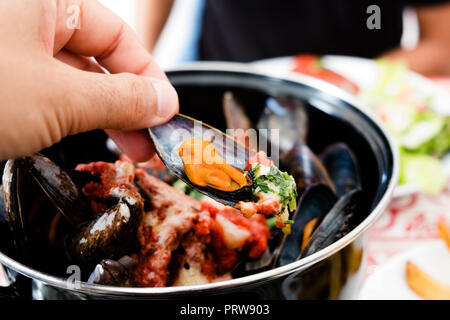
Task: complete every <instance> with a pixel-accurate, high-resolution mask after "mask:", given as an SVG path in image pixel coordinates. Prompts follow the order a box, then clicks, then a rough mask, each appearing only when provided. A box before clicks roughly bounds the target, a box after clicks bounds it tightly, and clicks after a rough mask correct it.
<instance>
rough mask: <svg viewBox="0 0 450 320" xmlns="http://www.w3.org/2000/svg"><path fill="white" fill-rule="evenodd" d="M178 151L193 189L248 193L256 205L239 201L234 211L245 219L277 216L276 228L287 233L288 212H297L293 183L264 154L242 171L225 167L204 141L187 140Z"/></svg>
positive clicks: (261, 153) (220, 158) (254, 157)
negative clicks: (258, 216)
mask: <svg viewBox="0 0 450 320" xmlns="http://www.w3.org/2000/svg"><path fill="white" fill-rule="evenodd" d="M177 151H178V153H179V155H180V157H181V158H182V159H183V163H184V171H185V173H186V175H187V176H188V178H189V180H190V181H191V182H192V183H193V184H194V185H196V186H207V187H210V188H213V189H218V190H221V191H226V192H235V191H237V190H240V189H249V190H250V189H251V195H252V197H253V198H255V199H256V201H253V202H251V201H239V202H238V203H237V204H236V206H235V207H236V208H237V209H239V210H241V211H242V213H244V215H246V216H247V217H250V216H252V215H254V214H256V213H263V214H266V215H276V216H277V222H276V226H277V227H278V228H280V229H283V232H285V233H289V230H290V227H289V222H290V221H289V212H290V211H293V210H295V208H296V198H297V192H296V188H295V182H294V180H293V178H292V177H291V176H289V175H288V174H287V173H286V172H281V171H280V170H279V169H278V168H276V167H275V166H274V164H273V162H272V161H270V160H269V159H268V158H267V156H266V155H265V153H264V152H262V151H260V152H258V153H257V154H255V155H254V156H251V157H250V158H249V159H248V163H247V166H246V167H245V169H246V171H243V170H239V169H237V168H235V167H233V166H231V165H229V164H228V163H226V162H225V160H224V159H223V158H222V157H221V156H220V155H218V154H217V152H216V150H215V148H214V146H213V145H212V144H211V143H210V142H208V141H205V140H203V139H190V140H186V141H184V142H183V143H182V144H181V147H180V148H178V149H177ZM247 192H248V191H247Z"/></svg>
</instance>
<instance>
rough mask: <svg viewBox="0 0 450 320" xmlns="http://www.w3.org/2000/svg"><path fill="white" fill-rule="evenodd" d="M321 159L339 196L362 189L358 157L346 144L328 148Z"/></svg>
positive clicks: (337, 144)
mask: <svg viewBox="0 0 450 320" xmlns="http://www.w3.org/2000/svg"><path fill="white" fill-rule="evenodd" d="M320 159H321V161H322V163H323V165H324V166H325V168H326V169H327V172H328V174H329V176H330V178H331V180H332V181H333V183H334V185H335V187H336V192H337V194H338V196H339V197H340V196H342V195H344V194H345V193H347V192H350V191H351V190H353V189H357V188H360V187H361V182H360V178H359V169H358V163H357V161H356V157H355V155H354V154H353V152H352V151H351V150H350V148H349V147H348V146H347V145H346V144H344V143H336V144H333V145H331V146H329V147H327V148H326V149H325V150H324V151H323V152H322V153H321V155H320Z"/></svg>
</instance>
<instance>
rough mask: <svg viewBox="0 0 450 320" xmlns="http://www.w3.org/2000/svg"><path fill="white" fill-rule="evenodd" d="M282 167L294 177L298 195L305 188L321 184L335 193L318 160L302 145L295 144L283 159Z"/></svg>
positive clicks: (325, 171) (332, 184)
mask: <svg viewBox="0 0 450 320" xmlns="http://www.w3.org/2000/svg"><path fill="white" fill-rule="evenodd" d="M282 162H283V165H284V167H285V168H286V170H287V171H288V172H289V174H290V175H292V176H293V177H294V180H295V183H296V184H297V190H298V191H300V192H298V193H299V194H300V193H301V190H304V189H305V188H308V187H311V186H314V185H318V184H323V185H326V186H328V187H329V188H330V189H331V190H332V191H333V192H335V186H334V183H333V181H332V180H331V179H330V177H329V175H328V172H327V170H326V169H325V167H324V166H323V164H322V162H321V161H320V160H319V158H318V157H317V156H316V155H315V154H314V153H313V152H312V151H311V149H309V147H308V146H306V145H304V144H296V145H295V146H294V147H293V149H292V150H291V151H290V152H289V153H288V154H287V156H286V157H285V158H284V159H283V161H282Z"/></svg>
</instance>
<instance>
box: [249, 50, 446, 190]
mask: <svg viewBox="0 0 450 320" xmlns="http://www.w3.org/2000/svg"><path fill="white" fill-rule="evenodd" d="M321 62H322V64H323V66H324V67H325V68H327V69H330V70H332V71H334V72H337V73H339V74H341V75H342V76H344V77H346V78H347V79H349V80H350V81H353V82H354V83H356V84H357V85H358V86H359V87H360V88H361V89H362V90H365V89H369V88H371V87H372V86H373V85H374V84H375V83H376V81H377V79H378V77H379V75H378V68H377V66H376V63H375V62H374V61H373V60H370V59H365V58H357V57H347V56H332V55H327V56H323V57H322V60H321ZM251 65H252V67H254V68H255V70H257V71H263V72H266V73H270V74H272V75H274V76H283V75H286V74H287V73H290V72H291V70H292V69H293V68H294V66H295V61H294V57H281V58H273V59H266V60H260V61H256V62H253V63H252V64H251ZM409 78H410V80H411V82H412V83H414V87H418V88H420V90H421V91H422V92H423V93H424V94H428V95H432V96H433V104H432V105H431V107H432V108H433V109H434V110H436V111H437V112H438V113H440V114H442V115H450V103H449V101H450V96H449V95H448V94H447V93H446V92H445V91H444V90H441V89H440V88H438V87H437V86H436V85H435V84H434V83H433V82H432V81H430V80H428V79H427V78H425V77H423V76H421V75H419V74H417V73H415V72H412V71H410V72H409ZM447 158H449V157H447ZM443 164H444V167H445V171H446V172H447V173H448V176H449V177H450V159H448V161H443ZM418 191H419V189H418V188H417V187H416V186H414V185H398V186H397V187H396V188H395V190H394V194H393V196H394V197H402V196H406V195H410V194H413V193H416V192H418Z"/></svg>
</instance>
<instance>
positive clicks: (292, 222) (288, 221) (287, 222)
mask: <svg viewBox="0 0 450 320" xmlns="http://www.w3.org/2000/svg"><path fill="white" fill-rule="evenodd" d="M284 223H285V224H294V220H286V221H285V222H284Z"/></svg>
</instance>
